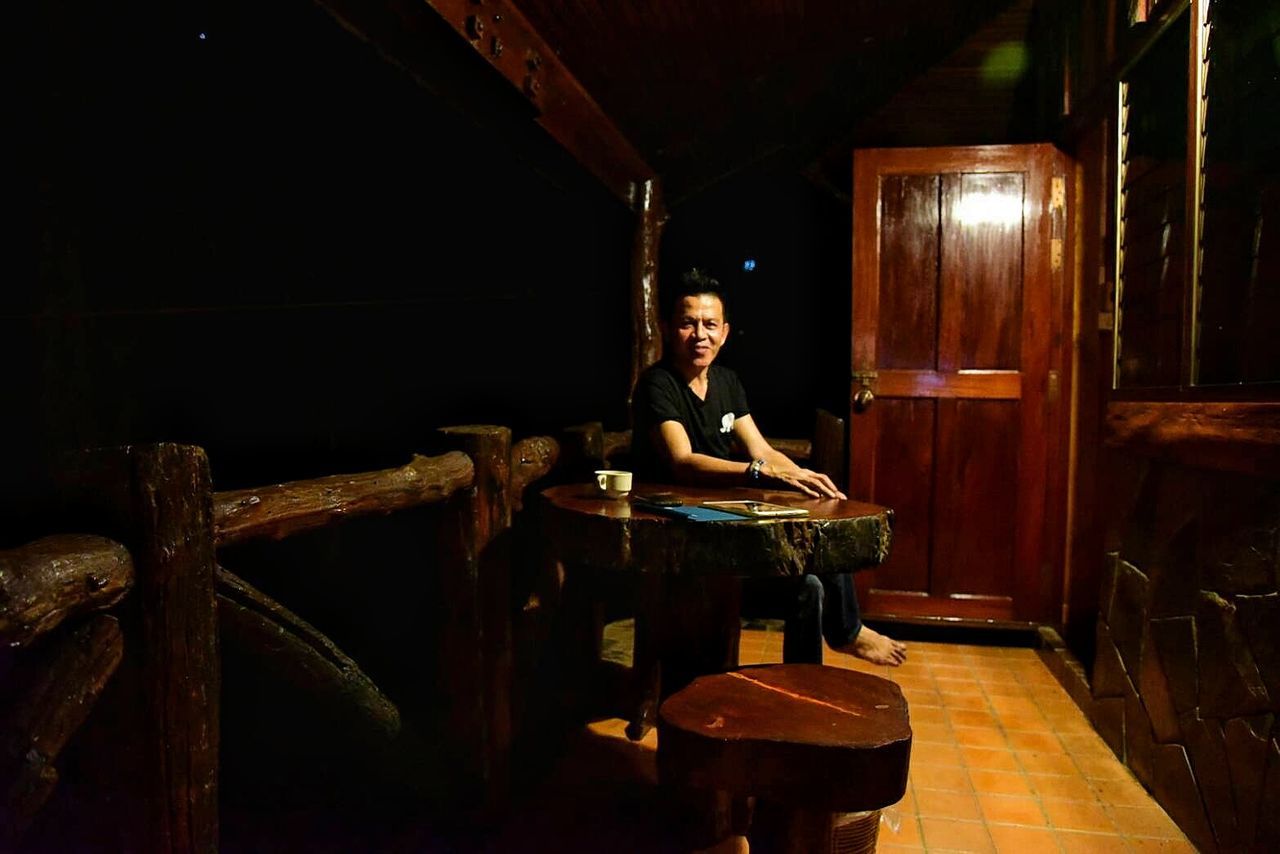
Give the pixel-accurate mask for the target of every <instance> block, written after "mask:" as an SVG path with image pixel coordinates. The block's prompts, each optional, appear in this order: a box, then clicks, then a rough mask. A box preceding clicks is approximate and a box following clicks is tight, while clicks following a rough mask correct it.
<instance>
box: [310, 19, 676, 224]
mask: <svg viewBox="0 0 1280 854" xmlns="http://www.w3.org/2000/svg"><path fill="white" fill-rule="evenodd" d="M315 2H316V4H317V5H319V6H320V7H322V8H323V9H325V10H326V11H327V12H328V13H329V14H330V15H332V16H333V17H334V18H336V19H337V20H338V21H339V23H341V24H342V25H343V26H344V27H346V28H347V29H348V30H350V31H351V32H353V33H355V34H356V35H357V36H359V37H360V38H362V39H364V40H365V41H367V42H369V43H370V44H372V45H373V46H374V47H375V48H377V49H378V50H379V51H380V52H381V53H382V54H383V55H384V56H386V57H387V58H388V59H389V60H391V61H392V62H394V63H395V64H397V65H399V66H401V67H403V68H405V69H407V70H408V71H409V72H411V73H413V74H414V75H415V76H416V77H418V79H420V80H424V81H431V80H432V78H433V76H434V75H433V72H435V71H436V70H437V69H438V66H437V64H436V61H435V58H434V57H432V56H431V53H432V52H433V50H435V46H434V45H433V44H432V43H431V41H430V39H429V37H427V35H426V33H425V32H424V30H426V29H427V28H426V27H424V26H423V25H422V22H421V21H420V20H418V16H419V15H421V14H422V9H423V7H424V6H426V7H428V8H429V9H431V10H433V11H434V13H435V14H437V15H438V16H439V17H440V18H443V19H444V21H445V22H446V23H448V25H449V26H450V27H452V28H453V29H454V30H455V31H456V32H457V33H458V35H459V36H461V37H462V38H463V39H464V40H465V41H466V43H467V44H469V45H471V47H472V49H473V50H474V51H475V52H476V53H477V54H479V55H480V57H481V58H482V59H484V61H485V62H487V63H488V64H489V65H490V66H491V67H493V68H494V69H495V70H496V71H497V72H498V73H499V74H501V75H502V76H503V77H504V78H505V79H506V80H507V81H508V82H509V83H510V84H511V85H512V86H513V87H515V89H516V90H517V91H518V92H519V93H521V95H522V97H523V98H524V99H525V100H526V101H527V102H528V103H529V104H530V105H531V106H532V108H533V110H534V111H535V121H536V122H537V123H538V124H539V125H541V126H542V127H543V128H544V129H545V130H546V131H547V133H549V134H550V135H551V137H552V138H553V139H555V140H556V141H557V142H559V143H560V145H562V146H563V147H564V148H565V149H566V150H567V151H568V152H569V153H570V154H571V155H572V156H573V157H574V158H575V159H577V160H578V162H580V163H581V164H582V165H583V166H584V167H585V168H586V169H587V171H589V172H590V173H591V174H593V175H595V176H596V178H598V179H599V180H600V181H601V182H602V183H603V184H604V185H605V187H607V188H608V189H609V191H610V192H611V193H613V194H614V195H615V196H617V197H618V198H619V199H621V200H622V201H623V202H624V203H626V204H627V205H629V206H630V205H634V204H635V203H636V195H637V189H636V188H637V187H638V186H639V185H641V184H642V183H643V182H645V181H647V180H649V179H650V178H652V177H653V176H654V171H653V169H652V168H651V167H650V166H649V165H648V164H647V163H645V161H644V159H643V158H642V157H641V156H640V154H639V153H638V152H637V151H636V149H635V148H634V146H632V145H631V143H630V141H628V140H627V138H626V137H625V136H623V134H622V132H621V131H620V130H618V128H617V126H616V125H615V124H614V123H613V121H612V120H611V119H610V118H609V117H608V116H607V115H606V114H605V113H604V111H603V110H602V109H600V106H599V105H598V104H597V103H596V102H595V100H594V99H593V98H592V97H591V95H590V94H588V92H587V91H586V89H584V88H583V87H582V84H581V83H579V82H578V79H577V78H576V77H574V76H573V74H572V73H571V72H570V71H569V69H568V68H567V67H566V66H565V65H564V63H563V62H561V61H560V59H559V57H558V56H557V55H556V51H555V50H554V49H553V48H552V46H551V45H549V44H547V43H546V41H544V40H543V38H542V37H541V36H540V35H539V34H538V32H537V30H535V29H534V28H533V25H532V24H530V23H529V21H528V20H527V19H526V18H525V16H524V15H523V14H522V13H521V12H520V10H519V9H517V8H516V6H515V4H513V3H511V2H508V1H507V0H480V2H477V0H426V2H425V3H422V2H418V0H381V2H376V3H366V2H360V0H315Z"/></svg>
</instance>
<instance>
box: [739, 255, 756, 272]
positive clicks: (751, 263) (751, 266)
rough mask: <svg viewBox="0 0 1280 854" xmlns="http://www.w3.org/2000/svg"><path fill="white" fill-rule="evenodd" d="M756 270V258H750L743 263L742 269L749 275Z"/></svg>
mask: <svg viewBox="0 0 1280 854" xmlns="http://www.w3.org/2000/svg"><path fill="white" fill-rule="evenodd" d="M755 268H756V259H754V258H748V259H747V260H745V261H743V262H742V269H743V270H745V271H746V272H748V273H750V272H752V271H753V270H755Z"/></svg>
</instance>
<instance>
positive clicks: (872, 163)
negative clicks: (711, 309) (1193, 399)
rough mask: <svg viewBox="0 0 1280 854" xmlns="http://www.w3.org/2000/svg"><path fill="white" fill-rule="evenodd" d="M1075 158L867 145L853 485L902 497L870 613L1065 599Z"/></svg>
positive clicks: (1020, 609)
mask: <svg viewBox="0 0 1280 854" xmlns="http://www.w3.org/2000/svg"><path fill="white" fill-rule="evenodd" d="M1068 165H1069V164H1068V163H1067V161H1066V160H1065V158H1064V157H1063V156H1062V155H1061V154H1060V153H1058V152H1057V151H1056V150H1055V149H1053V148H1052V147H1051V146H1048V145H1031V146H982V147H972V148H942V149H877V150H861V151H857V152H855V154H854V235H853V242H854V269H853V363H852V365H853V380H852V382H851V387H850V418H849V457H850V459H849V484H850V497H856V498H860V499H866V500H869V501H873V502H875V503H878V504H883V505H886V506H888V507H891V508H893V510H894V512H895V526H894V534H893V547H892V551H891V554H890V557H889V559H888V561H887V562H886V563H885V564H884V565H883V566H881V567H878V568H877V569H876V570H874V571H870V572H864V573H860V574H859V594H860V600H861V603H862V607H863V611H864V613H865V614H866V615H867V616H871V617H882V618H885V617H890V618H891V617H902V618H915V617H949V618H961V619H974V620H983V621H987V620H996V621H1016V622H1023V621H1026V622H1031V621H1047V622H1053V621H1056V620H1055V618H1056V616H1057V615H1058V614H1059V613H1060V612H1059V611H1057V610H1056V609H1057V608H1060V605H1061V600H1062V570H1061V567H1062V565H1063V561H1062V548H1063V543H1062V539H1063V536H1062V531H1063V530H1065V517H1064V514H1065V508H1066V497H1065V474H1066V469H1065V466H1066V450H1065V449H1066V447H1067V443H1066V442H1065V441H1064V429H1065V425H1066V421H1065V418H1064V411H1063V410H1064V407H1063V406H1062V403H1061V398H1062V396H1063V394H1062V391H1063V389H1064V388H1069V385H1068V383H1069V380H1070V377H1069V367H1070V360H1069V359H1068V358H1066V356H1067V354H1068V353H1069V350H1070V348H1069V341H1064V339H1065V338H1069V336H1067V335H1064V334H1063V333H1064V330H1067V331H1069V330H1070V329H1071V326H1070V323H1069V312H1070V306H1071V303H1070V299H1069V294H1068V291H1069V290H1070V289H1069V288H1066V287H1064V281H1066V279H1064V275H1065V271H1064V269H1063V268H1064V267H1065V266H1066V265H1065V259H1066V257H1068V252H1069V251H1070V249H1071V246H1070V245H1069V244H1068V242H1067V241H1066V236H1067V235H1066V232H1067V229H1066V218H1065V217H1066V212H1065V197H1066V187H1067V186H1068V184H1069V182H1068V178H1069V177H1070V175H1069V171H1068ZM1055 178H1056V179H1057V180H1056V181H1055ZM1055 185H1056V187H1055ZM1055 189H1056V191H1057V192H1056V195H1055ZM868 390H869V391H870V392H871V393H872V394H873V395H874V400H873V401H872V402H871V403H870V405H869V406H867V407H865V409H863V407H861V406H860V405H858V404H859V403H861V402H862V401H859V400H858V396H859V393H860V392H861V393H862V397H863V398H864V399H865V397H866V391H868Z"/></svg>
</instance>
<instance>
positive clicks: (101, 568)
mask: <svg viewBox="0 0 1280 854" xmlns="http://www.w3.org/2000/svg"><path fill="white" fill-rule="evenodd" d="M133 579H134V575H133V558H131V557H130V556H129V551H128V549H126V548H125V547H124V546H122V545H120V544H119V543H117V542H115V541H113V540H109V539H107V538H106V537H95V536H90V535H88V534H58V535H55V536H51V537H42V538H41V539H39V540H36V541H34V542H31V543H27V544H26V545H25V546H21V547H19V548H16V549H8V550H3V551H0V641H3V642H4V643H6V644H10V645H15V646H23V645H25V644H27V643H30V642H31V641H32V640H34V639H35V638H36V637H38V636H40V635H42V634H44V633H45V632H47V631H49V630H50V629H52V628H54V627H55V626H57V625H59V624H60V623H61V622H62V621H63V620H65V619H66V618H68V617H74V616H77V615H79V614H84V613H86V612H89V611H94V610H101V609H104V608H109V607H111V606H112V605H114V604H115V603H116V602H119V601H120V599H121V598H123V597H124V595H125V593H127V592H128V591H129V588H130V587H132V586H133Z"/></svg>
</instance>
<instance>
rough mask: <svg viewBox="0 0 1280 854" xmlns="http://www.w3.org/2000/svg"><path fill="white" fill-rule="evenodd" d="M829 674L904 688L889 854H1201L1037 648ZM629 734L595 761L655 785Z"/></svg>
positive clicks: (756, 643) (949, 647)
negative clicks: (906, 768)
mask: <svg viewBox="0 0 1280 854" xmlns="http://www.w3.org/2000/svg"><path fill="white" fill-rule="evenodd" d="M741 660H742V663H743V664H762V663H771V662H780V661H781V660H782V636H781V633H780V632H779V631H776V630H744V632H743V635H742V643H741ZM825 663H826V664H829V665H833V666H836V667H847V668H851V669H856V670H862V671H864V672H870V673H874V674H876V675H878V676H883V677H885V678H888V679H892V680H894V681H895V682H897V683H898V684H899V685H900V686H902V690H903V693H904V694H905V695H906V697H907V700H908V702H909V704H910V714H911V723H912V728H913V731H914V743H913V749H912V756H911V770H910V777H909V780H908V787H907V793H906V795H905V797H904V798H903V799H902V801H901V802H900V803H898V804H897V805H895V806H893V807H890V808H888V809H886V810H885V811H884V814H883V818H882V821H881V827H880V844H879V850H880V851H882V852H886V853H887V854H889V853H891V852H903V851H978V852H1005V851H1012V852H1035V854H1042V852H1057V851H1060V852H1076V851H1106V852H1127V851H1195V848H1194V847H1193V846H1192V845H1191V844H1190V843H1189V842H1188V841H1187V839H1186V837H1185V836H1184V835H1183V834H1182V832H1181V831H1180V830H1179V829H1178V828H1177V826H1176V825H1175V824H1174V823H1173V822H1172V821H1171V820H1170V819H1169V817H1168V816H1167V815H1166V814H1165V812H1164V811H1163V810H1162V809H1161V808H1160V807H1159V806H1158V805H1156V803H1155V802H1154V801H1153V800H1152V799H1151V797H1150V796H1149V795H1148V794H1147V793H1146V791H1145V790H1144V789H1143V788H1142V786H1141V785H1140V784H1138V783H1137V782H1136V781H1135V780H1134V778H1133V777H1132V775H1131V774H1130V773H1129V771H1128V770H1127V769H1126V768H1125V767H1124V766H1123V765H1122V764H1121V763H1120V762H1119V761H1118V760H1117V759H1116V758H1115V757H1114V756H1113V755H1112V753H1111V751H1110V750H1109V749H1108V748H1107V746H1106V745H1105V744H1104V743H1103V742H1102V740H1101V739H1100V738H1099V737H1098V736H1097V735H1096V734H1095V733H1094V731H1093V729H1092V728H1091V727H1090V725H1089V723H1088V722H1087V720H1086V719H1085V718H1084V716H1083V714H1082V713H1081V712H1080V710H1079V709H1078V708H1077V707H1076V706H1075V704H1074V703H1072V701H1071V700H1070V698H1069V697H1068V696H1067V694H1066V692H1065V691H1063V690H1062V688H1061V687H1060V686H1059V685H1058V683H1057V681H1056V680H1055V679H1054V678H1053V676H1052V675H1051V674H1050V673H1049V671H1048V670H1047V669H1046V668H1045V667H1044V665H1043V664H1042V663H1041V662H1040V659H1039V658H1038V657H1037V655H1036V653H1035V652H1034V651H1033V650H1030V649H1015V648H1004V647H989V646H962V645H953V644H937V643H923V642H913V643H911V644H910V645H909V660H908V662H907V664H906V665H904V666H902V667H900V668H896V669H893V668H885V667H874V666H871V665H868V664H866V663H865V662H862V661H859V660H857V659H854V658H852V657H850V656H845V655H840V654H837V653H832V652H830V651H828V653H827V659H826V662H825ZM622 728H623V722H622V721H620V720H606V721H599V722H597V723H595V724H592V725H591V727H590V728H589V733H588V737H589V738H591V739H593V742H592V744H593V748H592V750H593V751H595V752H597V755H598V752H599V751H600V744H601V743H602V742H603V743H608V744H611V745H612V746H613V748H616V750H617V751H618V756H621V755H623V754H626V755H627V756H629V757H630V762H631V765H630V766H628V767H629V771H625V772H624V773H635V774H638V775H640V776H641V777H643V778H645V779H646V780H647V781H653V780H654V779H655V778H654V777H653V774H652V767H651V765H650V764H649V763H650V762H651V756H652V751H653V750H654V749H655V747H656V739H655V735H654V733H650V734H649V735H648V737H647V738H646V739H645V740H644V742H642V743H640V744H638V745H630V744H626V743H625V737H624V736H623V735H622ZM614 758H615V759H616V758H617V757H614ZM599 779H600V778H598V777H597V778H596V780H597V783H598V782H599ZM553 788H554V787H553ZM633 841H638V840H635V837H633ZM658 849H661V845H657V846H656V848H655V849H653V850H658ZM491 850H496V849H491ZM562 850H578V849H569V848H566V849H562ZM634 850H637V851H639V850H650V849H648V848H636V849H634Z"/></svg>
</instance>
